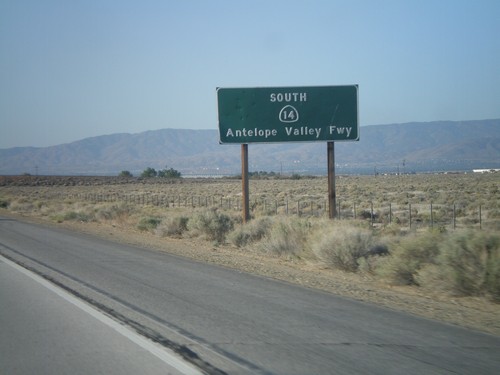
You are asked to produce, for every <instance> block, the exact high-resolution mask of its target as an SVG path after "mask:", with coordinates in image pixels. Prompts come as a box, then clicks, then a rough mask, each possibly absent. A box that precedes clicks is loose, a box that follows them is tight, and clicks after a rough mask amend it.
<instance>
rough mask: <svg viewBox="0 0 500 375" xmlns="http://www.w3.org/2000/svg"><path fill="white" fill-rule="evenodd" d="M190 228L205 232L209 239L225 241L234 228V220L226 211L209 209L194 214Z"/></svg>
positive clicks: (189, 223)
mask: <svg viewBox="0 0 500 375" xmlns="http://www.w3.org/2000/svg"><path fill="white" fill-rule="evenodd" d="M188 229H189V230H192V231H195V232H198V233H201V234H203V235H204V236H206V238H207V239H208V240H211V241H216V242H217V243H224V242H225V240H226V235H227V233H228V232H229V231H231V230H232V229H233V221H232V220H231V218H230V217H229V216H228V215H226V214H224V213H221V212H218V211H217V210H215V209H207V210H202V211H199V212H197V213H195V214H194V215H193V217H192V218H191V219H190V220H189V222H188Z"/></svg>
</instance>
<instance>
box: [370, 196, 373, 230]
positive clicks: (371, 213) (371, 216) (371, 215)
mask: <svg viewBox="0 0 500 375" xmlns="http://www.w3.org/2000/svg"><path fill="white" fill-rule="evenodd" d="M370 221H371V224H372V227H373V202H371V209H370Z"/></svg>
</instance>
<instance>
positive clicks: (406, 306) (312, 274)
mask: <svg viewBox="0 0 500 375" xmlns="http://www.w3.org/2000/svg"><path fill="white" fill-rule="evenodd" d="M0 214H2V215H9V216H16V217H17V218H19V219H21V220H24V221H37V222H42V221H41V219H38V218H33V217H21V216H19V215H14V214H12V213H11V212H8V211H6V210H0ZM42 223H44V224H45V225H57V226H59V227H65V228H67V229H70V230H73V231H78V232H83V233H87V234H90V235H94V236H98V237H101V238H105V239H108V240H111V241H115V242H119V243H124V244H129V245H136V246H141V247H147V248H150V249H154V250H156V251H163V252H167V253H170V254H175V255H179V256H183V257H187V258H191V259H195V260H197V261H200V262H206V263H211V264H216V265H219V266H222V267H227V268H231V269H235V270H239V271H241V272H246V273H250V274H254V275H259V276H262V277H267V278H271V279H276V280H281V281H284V282H288V283H293V284H298V285H301V286H304V287H307V288H313V289H321V290H323V291H326V292H329V293H333V294H336V295H340V296H344V297H347V298H352V299H355V300H359V301H365V302H368V303H374V304H377V305H380V306H383V307H386V308H389V309H393V310H398V311H405V312H407V313H410V314H413V315H417V316H421V317H426V318H430V319H434V320H438V321H443V322H447V323H450V324H454V325H459V326H462V327H467V328H471V329H475V330H479V331H483V332H487V333H491V334H494V335H500V304H495V303H492V302H491V301H489V300H487V299H485V298H473V297H453V296H450V295H447V294H440V293H437V292H431V291H423V290H421V289H419V288H417V287H395V286H394V287H391V286H388V285H386V284H382V283H379V282H377V281H376V280H374V279H372V278H371V277H370V276H369V275H358V274H350V273H345V272H341V271H337V270H332V269H328V268H325V266H324V265H321V264H319V263H311V262H308V261H305V260H298V259H293V260H290V259H283V258H277V257H270V256H269V255H265V254H258V253H254V252H248V251H245V250H242V249H239V248H236V247H234V246H231V245H219V246H214V245H212V244H210V243H209V242H206V241H203V240H201V239H171V238H161V237H158V236H156V235H154V234H151V233H145V232H140V231H138V230H131V229H130V228H125V227H123V228H121V227H119V226H116V225H110V224H103V223H99V224H97V223H92V222H85V223H84V222H81V223H77V222H64V223H60V224H54V223H52V222H48V221H43V222H42Z"/></svg>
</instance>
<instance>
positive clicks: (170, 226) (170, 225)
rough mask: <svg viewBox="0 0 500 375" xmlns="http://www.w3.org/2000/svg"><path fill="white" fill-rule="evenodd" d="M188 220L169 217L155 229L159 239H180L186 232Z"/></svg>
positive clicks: (186, 218)
mask: <svg viewBox="0 0 500 375" xmlns="http://www.w3.org/2000/svg"><path fill="white" fill-rule="evenodd" d="M188 222H189V218H188V217H186V216H174V217H169V218H167V219H166V220H163V221H162V222H161V225H159V226H158V227H157V228H156V233H157V234H158V235H159V236H160V237H180V236H182V234H183V233H184V232H185V231H186V230H187V225H188Z"/></svg>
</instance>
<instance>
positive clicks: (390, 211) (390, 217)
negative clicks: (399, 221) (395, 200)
mask: <svg viewBox="0 0 500 375" xmlns="http://www.w3.org/2000/svg"><path fill="white" fill-rule="evenodd" d="M389 224H392V204H391V203H389Z"/></svg>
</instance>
